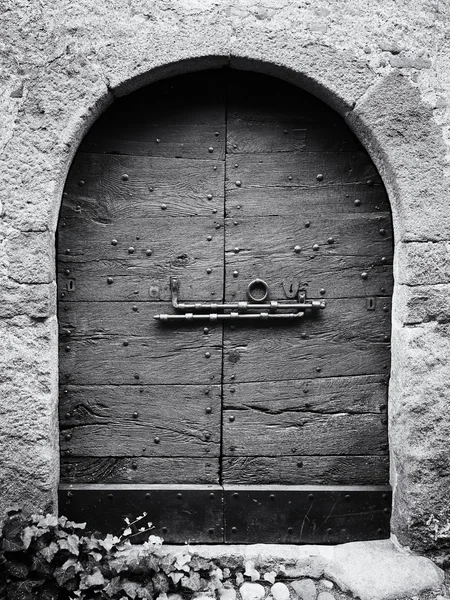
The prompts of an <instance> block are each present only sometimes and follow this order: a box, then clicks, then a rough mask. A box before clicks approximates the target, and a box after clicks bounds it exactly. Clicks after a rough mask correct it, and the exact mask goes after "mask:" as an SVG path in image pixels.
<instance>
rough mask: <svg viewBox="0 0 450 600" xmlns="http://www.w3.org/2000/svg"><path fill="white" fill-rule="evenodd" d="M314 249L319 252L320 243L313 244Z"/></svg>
mask: <svg viewBox="0 0 450 600" xmlns="http://www.w3.org/2000/svg"><path fill="white" fill-rule="evenodd" d="M312 249H313V250H314V251H315V252H317V250H318V249H319V244H313V247H312Z"/></svg>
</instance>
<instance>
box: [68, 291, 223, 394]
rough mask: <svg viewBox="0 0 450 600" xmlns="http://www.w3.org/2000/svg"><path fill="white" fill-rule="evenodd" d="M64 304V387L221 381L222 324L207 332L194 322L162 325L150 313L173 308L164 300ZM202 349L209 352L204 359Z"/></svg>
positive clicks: (167, 310) (169, 310)
mask: <svg viewBox="0 0 450 600" xmlns="http://www.w3.org/2000/svg"><path fill="white" fill-rule="evenodd" d="M62 308H63V310H62V312H61V318H60V325H61V337H60V374H61V380H62V382H63V384H64V385H65V384H68V383H73V384H79V385H89V384H93V385H99V384H113V385H117V384H135V385H141V384H142V385H145V384H165V383H167V382H168V380H169V381H170V382H171V383H178V384H184V383H190V384H193V383H197V384H206V383H209V382H212V383H218V382H219V381H220V374H221V362H222V344H221V342H222V331H221V328H220V327H214V326H212V327H209V332H208V333H207V334H206V335H205V334H204V333H203V327H200V326H199V325H198V324H193V325H192V324H189V323H186V324H184V325H183V327H180V326H179V325H178V326H177V325H175V326H171V325H168V324H167V325H162V324H160V323H158V322H157V321H155V320H154V319H153V315H154V314H156V313H161V312H162V313H165V312H172V311H173V309H172V307H171V306H170V305H168V304H167V303H165V304H164V303H161V304H158V303H152V304H151V305H150V304H146V303H141V304H139V306H137V305H133V304H131V303H125V302H98V303H96V302H90V303H84V302H73V303H66V304H65V305H64V306H63V307H62ZM134 308H136V309H137V310H134ZM206 353H210V354H211V356H210V357H209V358H207V357H206V356H205V354H206ZM168 374H170V377H168Z"/></svg>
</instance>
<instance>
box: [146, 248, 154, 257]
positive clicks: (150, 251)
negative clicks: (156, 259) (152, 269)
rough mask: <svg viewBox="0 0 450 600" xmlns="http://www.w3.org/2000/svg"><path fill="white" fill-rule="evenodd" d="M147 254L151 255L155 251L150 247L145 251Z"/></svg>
mask: <svg viewBox="0 0 450 600" xmlns="http://www.w3.org/2000/svg"><path fill="white" fill-rule="evenodd" d="M145 254H146V255H147V256H151V255H152V254H153V251H152V250H150V248H149V249H148V250H146V251H145Z"/></svg>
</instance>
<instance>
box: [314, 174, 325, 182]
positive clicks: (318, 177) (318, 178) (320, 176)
mask: <svg viewBox="0 0 450 600" xmlns="http://www.w3.org/2000/svg"><path fill="white" fill-rule="evenodd" d="M316 179H317V181H323V175H322V173H319V174H318V175H317V177H316Z"/></svg>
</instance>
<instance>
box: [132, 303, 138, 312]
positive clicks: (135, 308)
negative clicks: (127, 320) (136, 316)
mask: <svg viewBox="0 0 450 600" xmlns="http://www.w3.org/2000/svg"><path fill="white" fill-rule="evenodd" d="M137 311H138V307H137V306H136V304H135V305H134V306H133V312H137Z"/></svg>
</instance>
